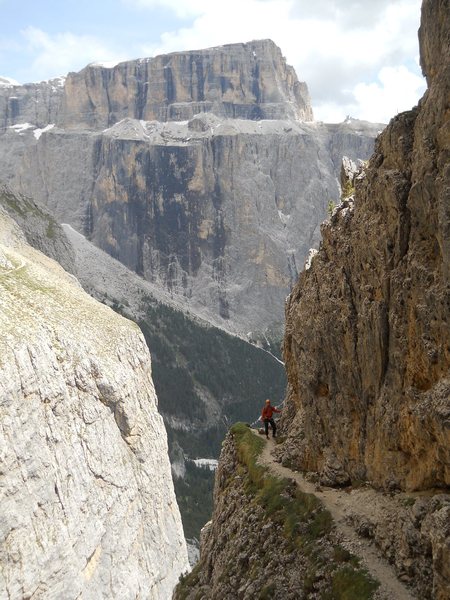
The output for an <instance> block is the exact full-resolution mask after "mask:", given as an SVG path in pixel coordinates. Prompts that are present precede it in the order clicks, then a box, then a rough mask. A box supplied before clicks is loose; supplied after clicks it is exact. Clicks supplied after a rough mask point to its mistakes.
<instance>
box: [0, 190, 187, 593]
mask: <svg viewBox="0 0 450 600" xmlns="http://www.w3.org/2000/svg"><path fill="white" fill-rule="evenodd" d="M0 203H1V205H0V291H1V293H0V302H1V311H0V327H1V331H2V336H1V340H0V345H1V352H0V364H1V371H2V377H1V379H0V406H1V412H2V427H1V431H0V439H1V444H0V446H1V454H0V489H1V496H0V504H1V511H0V514H1V517H0V524H1V535H0V562H1V565H2V569H1V574H0V595H1V597H2V598H3V597H5V598H6V597H8V598H27V597H34V598H36V599H40V598H41V599H43V598H78V597H81V596H82V597H83V598H121V599H122V598H130V599H131V598H136V597H137V596H144V597H146V598H154V599H155V600H157V599H159V598H163V597H164V598H165V597H168V596H169V594H170V593H171V590H172V587H173V585H174V584H175V582H176V580H177V578H178V576H179V574H180V572H182V571H184V570H185V569H186V568H187V552H186V545H185V541H184V537H183V530H182V526H181V520H180V514H179V510H178V506H177V503H176V499H175V494H174V489H173V483H172V478H171V473H170V463H169V460H168V454H167V452H168V449H167V436H166V432H165V429H164V425H163V421H162V418H161V416H160V414H159V413H158V408H157V405H158V401H157V397H156V394H155V390H154V386H153V382H152V377H151V362H150V355H149V352H148V348H147V345H146V343H145V340H144V337H143V335H142V333H141V332H140V331H139V329H138V327H137V326H136V325H135V324H134V323H132V322H130V321H128V320H126V319H124V318H123V317H120V316H119V315H117V314H116V313H114V312H113V311H112V310H111V309H110V308H108V307H105V306H103V305H101V304H100V303H99V302H97V301H96V300H94V299H93V298H91V297H90V296H88V295H87V294H86V293H85V292H84V291H83V290H82V288H81V286H80V285H79V284H78V282H77V280H76V279H75V278H74V277H73V275H71V274H68V273H67V272H65V271H64V270H63V269H62V267H61V266H60V265H59V264H58V263H56V262H55V261H54V260H52V259H50V258H48V257H47V256H45V255H44V254H42V253H41V252H39V251H38V250H36V249H34V248H32V247H31V246H29V245H28V243H27V242H26V238H25V234H24V233H23V232H22V231H21V230H20V228H19V226H18V225H17V223H16V222H15V221H14V220H13V219H12V218H11V217H10V216H9V215H8V214H7V212H6V211H5V210H4V209H3V208H2V207H3V206H5V205H6V206H7V208H8V210H12V209H13V208H15V209H16V210H17V212H18V213H19V215H20V216H21V217H23V212H24V210H25V209H26V210H28V211H29V212H31V213H32V214H31V218H32V219H33V218H34V219H38V218H39V213H38V209H37V207H36V205H34V204H33V203H32V202H31V201H28V200H27V199H24V198H21V197H18V198H16V199H15V198H14V196H13V194H12V193H11V192H10V191H7V192H5V190H3V192H2V194H0ZM44 220H46V216H44ZM47 223H49V221H47ZM50 224H51V225H52V229H51V232H50V233H51V235H49V238H50V241H52V240H53V241H54V240H55V239H56V238H57V237H59V236H60V235H61V236H64V234H63V232H62V230H60V229H58V227H56V226H55V225H54V224H53V222H51V221H50ZM61 248H62V249H63V251H64V252H65V249H66V248H65V247H64V246H57V247H56V249H57V251H58V252H59V250H60V249H61ZM53 250H54V248H53Z"/></svg>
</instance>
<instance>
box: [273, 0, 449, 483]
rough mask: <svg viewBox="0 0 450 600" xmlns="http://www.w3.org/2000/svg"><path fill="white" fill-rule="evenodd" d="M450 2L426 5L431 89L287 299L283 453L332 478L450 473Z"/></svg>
mask: <svg viewBox="0 0 450 600" xmlns="http://www.w3.org/2000/svg"><path fill="white" fill-rule="evenodd" d="M447 9H448V6H447V3H446V2H438V1H431V0H428V1H426V2H424V5H423V14H422V25H421V29H420V40H421V62H422V67H423V70H424V73H425V74H426V77H427V81H428V86H429V88H428V90H427V92H426V93H425V96H424V97H423V99H422V100H421V102H420V104H419V106H418V107H417V108H415V109H413V110H412V111H410V112H406V113H403V114H400V115H398V116H397V117H396V118H394V119H393V120H392V121H391V123H390V124H389V126H388V128H387V129H386V130H385V131H384V132H383V133H382V134H381V136H380V137H379V139H378V141H377V144H376V148H375V153H374V155H373V156H372V158H371V159H370V161H369V164H368V166H367V169H366V171H365V176H364V177H363V178H358V179H357V181H356V191H355V193H354V196H352V197H351V198H349V199H348V200H346V201H345V202H344V203H342V204H341V205H340V206H339V207H338V208H337V209H336V211H335V213H334V214H333V216H332V218H331V220H330V221H328V222H326V223H325V224H324V225H323V227H322V237H323V240H322V243H321V248H320V250H319V252H318V254H317V255H316V256H315V257H314V259H313V260H312V264H311V268H310V269H308V270H306V271H305V272H304V273H302V275H301V277H300V280H299V282H298V284H297V285H296V286H295V288H294V289H293V291H292V293H291V294H290V296H289V299H288V302H287V305H286V338H285V347H284V354H285V359H286V368H287V373H288V379H289V383H290V389H291V393H290V398H289V402H290V404H291V405H292V412H293V413H295V417H294V419H293V421H292V422H291V423H289V424H287V431H288V434H289V437H290V439H291V440H292V442H293V443H292V444H290V443H289V444H288V446H289V448H290V449H286V459H287V457H290V458H292V459H294V460H295V461H296V463H297V464H298V466H299V467H300V468H302V469H306V470H310V471H318V472H320V473H322V474H323V477H324V478H325V479H326V480H331V482H333V479H334V480H335V481H334V482H335V483H336V482H340V483H344V482H345V481H346V480H347V481H349V480H357V479H367V480H369V481H371V482H373V484H374V485H376V486H380V487H384V488H390V489H396V488H400V489H406V490H421V489H431V488H435V487H444V488H445V487H446V486H448V485H449V482H450V471H449V464H450V454H449V450H450V437H449V429H448V420H449V417H450V404H449V398H450V374H449V365H450V333H449V268H450V267H449V265H450V262H449V258H450V255H449V248H450V197H449V189H450V187H449V186H450V171H449V142H450V137H449V120H448V119H449V116H448V94H449V86H450V74H449V59H450V48H449V31H450V22H449V13H448V10H447ZM294 439H295V442H294ZM294 457H295V458H294Z"/></svg>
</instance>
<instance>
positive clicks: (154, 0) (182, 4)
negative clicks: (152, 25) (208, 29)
mask: <svg viewBox="0 0 450 600" xmlns="http://www.w3.org/2000/svg"><path fill="white" fill-rule="evenodd" d="M123 1H124V3H125V4H128V5H129V6H135V7H137V8H150V9H152V8H165V9H168V10H171V11H172V12H173V13H175V15H176V16H177V17H179V18H181V19H185V18H187V17H191V16H195V15H201V14H202V13H204V12H206V11H207V10H208V7H209V5H210V4H211V0H123Z"/></svg>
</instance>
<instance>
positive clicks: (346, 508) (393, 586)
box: [255, 432, 417, 600]
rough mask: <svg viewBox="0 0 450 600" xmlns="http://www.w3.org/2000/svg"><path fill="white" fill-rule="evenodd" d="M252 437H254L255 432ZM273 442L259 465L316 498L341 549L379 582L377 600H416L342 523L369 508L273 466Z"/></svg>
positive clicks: (368, 545)
mask: <svg viewBox="0 0 450 600" xmlns="http://www.w3.org/2000/svg"><path fill="white" fill-rule="evenodd" d="M255 435H258V434H257V433H256V432H255ZM274 447H275V446H274V443H273V440H272V439H270V440H269V441H268V442H267V443H266V444H265V447H264V450H263V452H262V453H261V455H260V459H259V462H260V463H261V464H264V465H265V466H267V467H269V469H270V471H271V472H272V473H273V474H274V475H278V476H279V477H286V478H289V479H294V480H295V481H296V482H297V485H298V486H299V487H300V488H301V490H302V491H304V492H307V493H310V494H314V495H315V496H317V498H319V499H320V500H321V501H322V502H323V504H324V506H325V508H327V509H328V510H329V511H330V513H331V515H332V517H333V520H334V522H335V523H336V527H337V529H338V532H339V533H340V534H341V543H342V545H343V546H344V547H345V548H346V549H347V550H349V551H350V552H352V553H353V554H355V555H356V556H358V557H359V558H360V559H361V563H362V565H363V566H364V567H365V568H366V569H367V570H368V571H369V573H370V574H371V575H372V577H374V578H375V579H377V580H378V581H379V582H380V587H379V589H378V591H377V593H376V596H375V597H376V598H378V599H379V600H417V597H416V596H415V595H414V594H413V593H412V592H411V591H410V590H409V589H408V588H407V587H406V586H405V585H404V584H403V583H402V582H401V581H399V579H397V577H396V575H395V571H394V569H393V567H392V566H391V565H390V564H389V563H388V562H387V561H386V560H385V559H384V558H383V557H382V556H381V554H380V553H379V551H378V549H377V548H376V546H375V545H374V544H372V543H371V542H370V541H369V540H367V539H365V538H361V537H360V536H359V535H358V534H357V533H356V531H355V530H354V529H353V528H352V527H351V526H350V525H348V524H347V523H346V521H345V518H346V514H347V513H348V512H353V513H354V512H356V511H358V510H359V508H361V510H360V512H361V515H365V514H367V513H368V511H370V510H371V507H370V505H367V504H364V503H362V505H361V506H360V504H361V503H360V502H358V501H355V498H354V497H352V496H351V495H350V494H348V493H346V492H345V491H340V490H336V489H332V488H327V489H323V490H319V491H318V490H317V489H316V486H315V485H314V484H312V483H310V482H309V481H307V480H306V479H305V478H304V477H303V475H302V474H301V473H298V472H296V471H291V469H288V468H287V467H283V466H282V465H280V464H279V463H277V462H275V460H274V458H273V456H272V450H273V449H274Z"/></svg>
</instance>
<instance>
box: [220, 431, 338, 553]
mask: <svg viewBox="0 0 450 600" xmlns="http://www.w3.org/2000/svg"><path fill="white" fill-rule="evenodd" d="M231 432H232V433H233V436H234V439H235V443H236V451H237V454H238V459H239V461H240V462H241V463H243V464H244V465H245V467H246V468H247V471H248V481H247V485H246V491H247V492H249V493H252V494H254V495H255V497H256V501H257V502H258V503H259V504H260V505H261V506H262V507H263V508H264V510H265V512H266V513H267V514H268V515H269V516H270V517H271V518H272V519H273V520H274V521H275V522H278V523H280V524H282V526H283V533H284V536H285V537H286V539H287V540H288V541H289V542H291V543H292V545H293V546H296V547H302V548H305V547H306V546H309V545H310V544H312V543H313V542H314V541H315V540H317V539H319V538H321V537H323V536H324V535H325V534H327V533H329V532H330V531H331V526H332V518H331V515H330V513H329V512H328V511H327V510H325V509H324V508H323V506H322V504H321V502H320V501H319V500H318V499H317V498H316V497H315V496H314V495H313V494H306V493H305V492H302V491H301V490H300V489H299V488H298V487H297V486H295V488H294V487H293V486H292V484H291V483H290V482H289V481H288V480H286V479H280V478H278V477H274V476H273V475H268V474H267V470H266V469H265V468H263V467H261V466H260V465H258V464H257V459H258V456H259V454H260V453H261V451H262V449H263V447H264V440H263V439H261V438H259V437H257V436H256V435H254V434H253V433H252V432H251V430H250V429H249V428H248V427H247V426H246V425H244V424H243V423H236V425H233V427H232V428H231Z"/></svg>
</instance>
